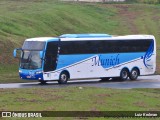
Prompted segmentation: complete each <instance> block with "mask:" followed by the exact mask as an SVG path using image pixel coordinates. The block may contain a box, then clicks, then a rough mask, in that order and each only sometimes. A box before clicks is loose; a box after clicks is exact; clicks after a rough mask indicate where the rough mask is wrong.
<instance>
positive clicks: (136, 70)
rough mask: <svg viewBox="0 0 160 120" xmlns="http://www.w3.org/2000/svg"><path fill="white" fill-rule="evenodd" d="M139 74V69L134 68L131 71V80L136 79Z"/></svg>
mask: <svg viewBox="0 0 160 120" xmlns="http://www.w3.org/2000/svg"><path fill="white" fill-rule="evenodd" d="M138 76H139V70H138V69H137V68H133V69H132V71H131V72H130V76H129V78H130V79H131V80H136V79H137V78H138Z"/></svg>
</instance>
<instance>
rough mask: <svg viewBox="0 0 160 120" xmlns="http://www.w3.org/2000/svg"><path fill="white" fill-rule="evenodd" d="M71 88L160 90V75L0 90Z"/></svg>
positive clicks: (16, 85)
mask: <svg viewBox="0 0 160 120" xmlns="http://www.w3.org/2000/svg"><path fill="white" fill-rule="evenodd" d="M70 86H78V87H100V88H117V89H119V88H120V89H131V88H160V75H153V76H140V77H139V78H138V79H137V80H136V81H131V80H126V81H118V80H115V81H114V80H109V81H105V82H101V81H100V79H95V80H74V81H68V83H67V84H65V85H59V84H58V83H57V81H54V82H48V83H47V84H45V85H42V84H40V83H39V82H31V83H8V84H0V88H33V87H34V88H64V87H70Z"/></svg>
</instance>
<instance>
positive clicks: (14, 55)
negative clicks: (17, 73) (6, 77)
mask: <svg viewBox="0 0 160 120" xmlns="http://www.w3.org/2000/svg"><path fill="white" fill-rule="evenodd" d="M16 56H17V49H14V51H13V57H14V58H16Z"/></svg>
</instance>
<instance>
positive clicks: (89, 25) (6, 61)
mask: <svg viewBox="0 0 160 120" xmlns="http://www.w3.org/2000/svg"><path fill="white" fill-rule="evenodd" d="M158 13H160V5H147V4H101V3H99V4H96V3H91V4H90V3H63V2H56V1H53V0H46V1H42V0H34V1H32V0H28V1H26V0H22V1H19V0H14V1H12V0H1V1H0V23H1V26H0V83H4V82H20V81H21V80H19V79H18V60H15V59H13V57H12V51H13V49H14V48H15V47H21V45H22V43H23V41H24V40H25V39H26V38H30V37H40V36H58V35H61V34H64V33H109V34H116V35H125V34H153V35H154V36H155V37H156V39H157V50H158V52H157V53H158V56H157V73H160V55H159V54H160V51H159V49H158V48H159V47H160V45H159V44H160V41H159V40H160V32H159V29H160V14H158ZM8 70H9V71H8ZM8 73H9V75H8ZM9 76H11V77H12V79H10V78H9Z"/></svg>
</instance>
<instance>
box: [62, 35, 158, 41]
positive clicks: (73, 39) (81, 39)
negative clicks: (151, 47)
mask: <svg viewBox="0 0 160 120" xmlns="http://www.w3.org/2000/svg"><path fill="white" fill-rule="evenodd" d="M97 38H98V39H97ZM127 39H132V40H137V39H155V38H154V36H153V35H125V36H112V37H94V38H92V39H91V38H88V37H85V38H61V41H76V40H77V41H83V40H127Z"/></svg>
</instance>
